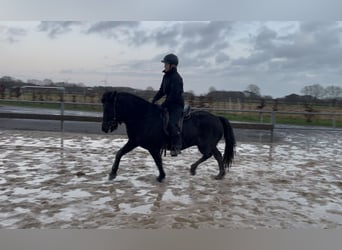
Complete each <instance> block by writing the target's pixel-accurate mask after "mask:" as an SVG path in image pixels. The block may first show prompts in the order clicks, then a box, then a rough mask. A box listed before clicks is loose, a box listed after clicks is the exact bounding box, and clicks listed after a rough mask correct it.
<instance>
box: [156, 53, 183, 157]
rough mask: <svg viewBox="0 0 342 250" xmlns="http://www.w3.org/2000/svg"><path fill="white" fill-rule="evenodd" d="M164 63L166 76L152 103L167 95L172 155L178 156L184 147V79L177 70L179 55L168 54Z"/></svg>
mask: <svg viewBox="0 0 342 250" xmlns="http://www.w3.org/2000/svg"><path fill="white" fill-rule="evenodd" d="M161 62H162V63H164V70H163V73H164V76H163V80H162V83H161V86H160V89H159V91H158V92H157V93H156V95H155V96H154V98H153V100H152V103H155V102H157V101H158V100H159V99H160V98H162V97H163V96H164V95H166V99H165V101H164V102H163V104H162V107H164V108H166V109H167V111H168V112H169V124H168V128H167V129H168V132H169V134H170V139H171V140H170V141H171V156H177V154H179V153H180V150H181V147H182V138H181V131H180V127H179V121H180V119H181V117H182V112H183V108H184V98H183V79H182V77H181V76H180V75H179V73H178V72H177V66H178V57H177V56H176V55H174V54H168V55H166V56H165V57H164V59H163V60H162V61H161Z"/></svg>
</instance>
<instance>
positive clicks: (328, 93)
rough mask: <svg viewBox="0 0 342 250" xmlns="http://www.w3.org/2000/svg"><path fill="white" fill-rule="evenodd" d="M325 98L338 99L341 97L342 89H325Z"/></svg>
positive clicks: (334, 87) (331, 87)
mask: <svg viewBox="0 0 342 250" xmlns="http://www.w3.org/2000/svg"><path fill="white" fill-rule="evenodd" d="M325 97H326V98H328V99H336V98H338V97H342V88H341V87H338V86H333V85H332V86H328V87H326V88H325Z"/></svg>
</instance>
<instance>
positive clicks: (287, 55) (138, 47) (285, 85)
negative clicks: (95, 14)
mask: <svg viewBox="0 0 342 250" xmlns="http://www.w3.org/2000/svg"><path fill="white" fill-rule="evenodd" d="M171 52H172V53H175V54H177V55H178V57H179V60H180V64H179V72H180V74H181V75H182V77H183V80H184V89H185V90H186V91H189V90H192V91H194V92H195V93H196V94H205V93H207V92H208V89H209V88H210V87H214V88H215V89H217V90H227V91H228V90H241V91H243V90H245V89H246V87H247V86H248V85H249V84H255V85H257V86H259V88H260V90H261V94H262V95H271V96H273V97H282V96H285V95H288V94H291V93H297V94H300V91H301V89H302V88H303V87H304V86H307V85H312V84H320V85H322V86H328V85H336V86H342V77H341V76H342V22H334V21H329V22H328V21H325V22H317V21H305V22H296V21H291V22H287V21H278V22H266V21H260V22H258V21H211V22H209V21H208V22H206V21H201V22H198V21H184V22H178V21H87V22H85V21H57V22H56V21H13V22H8V21H0V55H1V57H0V77H1V76H5V75H6V76H12V77H15V78H18V79H21V80H28V79H38V80H44V79H51V80H52V81H54V82H57V81H68V82H74V83H84V84H86V85H90V86H93V85H107V86H129V87H133V88H139V89H146V88H147V87H153V88H154V89H157V88H159V85H160V82H161V78H162V72H161V71H162V69H163V65H162V63H161V62H160V60H161V59H162V58H163V56H164V55H165V54H167V53H171Z"/></svg>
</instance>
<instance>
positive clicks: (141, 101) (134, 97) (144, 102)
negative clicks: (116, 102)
mask: <svg viewBox="0 0 342 250" xmlns="http://www.w3.org/2000/svg"><path fill="white" fill-rule="evenodd" d="M117 94H118V97H119V96H122V97H124V98H126V99H128V98H129V99H132V100H134V102H137V103H139V104H140V105H153V104H152V103H150V102H149V101H147V100H145V99H144V98H142V97H140V96H137V95H135V94H132V93H128V92H118V93H117Z"/></svg>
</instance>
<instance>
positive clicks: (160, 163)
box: [149, 150, 165, 182]
mask: <svg viewBox="0 0 342 250" xmlns="http://www.w3.org/2000/svg"><path fill="white" fill-rule="evenodd" d="M149 152H150V154H151V155H152V157H153V159H154V162H155V163H156V165H157V167H158V170H159V176H158V177H157V181H159V182H162V181H163V180H164V179H165V172H164V169H163V161H162V157H161V154H160V150H149Z"/></svg>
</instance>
